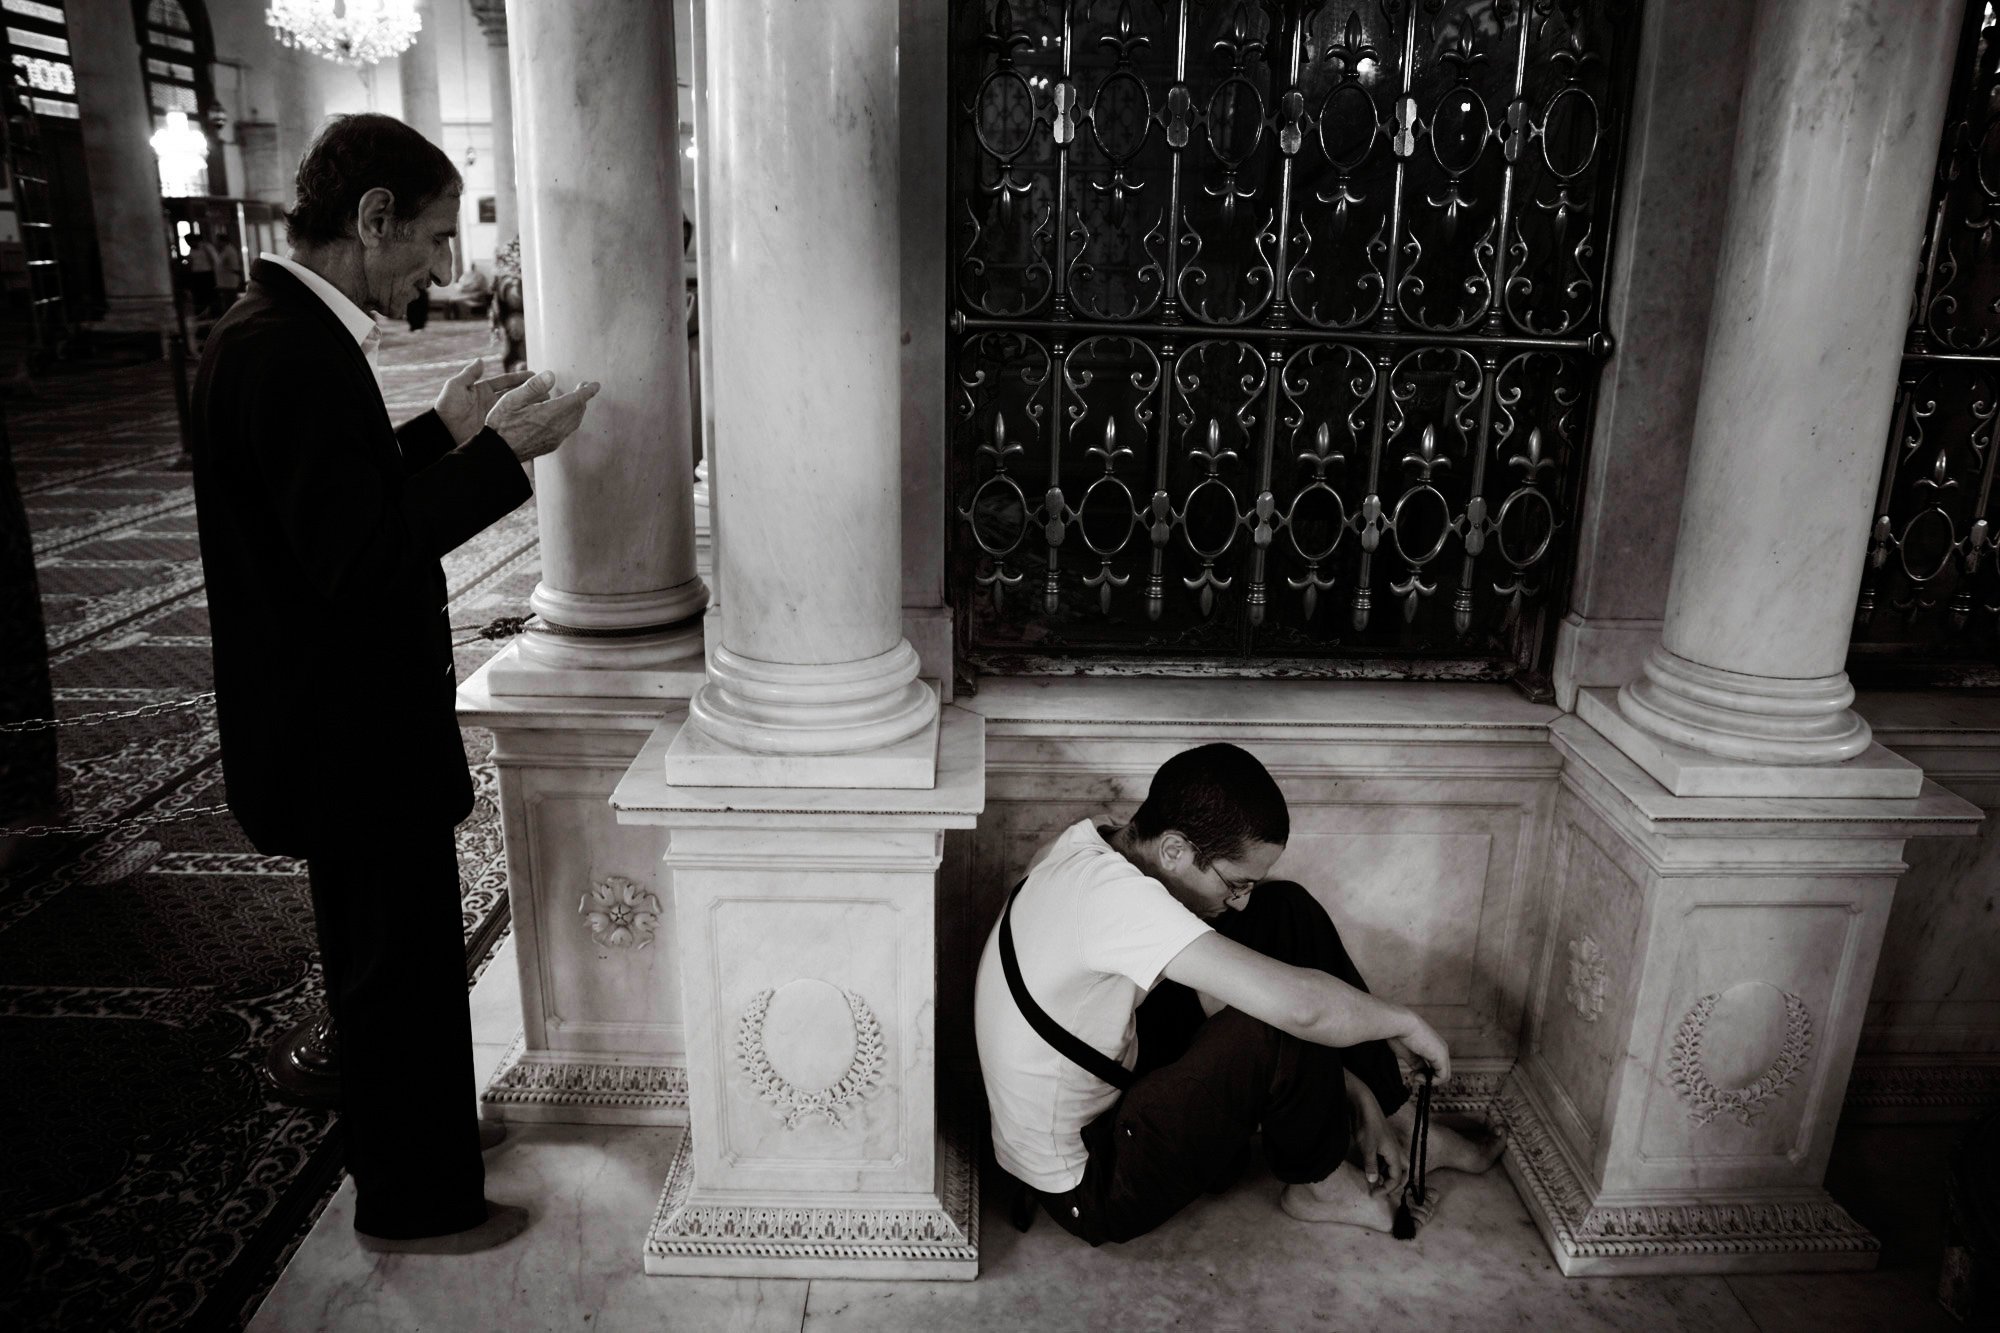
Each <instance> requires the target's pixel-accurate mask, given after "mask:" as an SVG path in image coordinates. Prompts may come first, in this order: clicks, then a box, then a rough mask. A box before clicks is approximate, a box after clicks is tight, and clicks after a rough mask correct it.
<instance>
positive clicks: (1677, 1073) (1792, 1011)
mask: <svg viewBox="0 0 2000 1333" xmlns="http://www.w3.org/2000/svg"><path fill="white" fill-rule="evenodd" d="M1780 993H1781V994H1783V995H1784V997H1785V1037H1784V1041H1783V1042H1782V1043H1781V1044H1780V1046H1779V1047H1778V1054H1777V1056H1776V1057H1775V1058H1774V1059H1773V1060H1772V1061H1771V1063H1770V1065H1769V1066H1768V1067H1766V1068H1765V1070H1764V1072H1763V1073H1761V1074H1759V1075H1758V1076H1757V1077H1756V1078H1754V1079H1752V1080H1751V1081H1750V1083H1749V1084H1748V1085H1747V1086H1745V1087H1741V1088H1718V1087H1716V1086H1715V1084H1714V1083H1713V1082H1711V1081H1710V1080H1709V1077H1708V1071H1707V1069H1705V1068H1704V1067H1703V1066H1702V1062H1701V1039H1702V1035H1703V1034H1704V1033H1705V1032H1707V1030H1708V1018H1709V1015H1710V1014H1712V1013H1713V1012H1714V1011H1715V1005H1716V1002H1717V1001H1718V1000H1720V999H1721V998H1722V993H1721V992H1720V991H1716V992H1712V993H1710V994H1708V995H1704V996H1702V997H1701V998H1700V999H1699V1000H1696V1001H1695V1002H1694V1008H1692V1009H1690V1010H1688V1012H1687V1017H1685V1018H1683V1019H1681V1025H1680V1027H1679V1028H1677V1029H1676V1030H1675V1031H1674V1045H1673V1051H1672V1053H1671V1054H1670V1055H1669V1056H1668V1057H1667V1065H1668V1067H1669V1068H1670V1069H1671V1070H1672V1071H1673V1078H1674V1089H1675V1091H1677V1092H1679V1093H1680V1095H1681V1096H1682V1097H1683V1098H1685V1099H1686V1101H1687V1102H1688V1105H1689V1106H1690V1108H1691V1109H1690V1110H1689V1111H1688V1118H1689V1119H1691V1120H1693V1121H1694V1122H1695V1123H1696V1124H1697V1125H1706V1124H1708V1123H1709V1122H1710V1121H1711V1120H1714V1119H1715V1117H1717V1116H1718V1115H1721V1114H1722V1113H1723V1112H1725V1111H1727V1112H1729V1113H1730V1114H1731V1115H1733V1116H1735V1117H1736V1118H1737V1120H1738V1121H1739V1122H1741V1123H1742V1124H1745V1125H1747V1124H1749V1123H1750V1122H1751V1121H1753V1120H1754V1119H1756V1117H1757V1115H1758V1114H1759V1112H1760V1111H1761V1110H1762V1109H1763V1104H1764V1103H1765V1102H1767V1101H1770V1100H1772V1099H1774V1098H1776V1097H1779V1096H1781V1095H1782V1094H1783V1093H1784V1091H1785V1089H1786V1088H1788V1087H1790V1086H1791V1082H1792V1080H1793V1079H1794V1078H1796V1077H1798V1073H1799V1071H1800V1070H1801V1069H1803V1068H1805V1063H1806V1059H1807V1057H1808V1056H1810V1055H1811V1054H1812V1016H1811V1014H1810V1013H1809V1012H1808V1011H1807V1009H1806V1002H1805V1001H1804V1000H1802V999H1800V998H1799V997H1798V996H1796V995H1794V994H1792V993H1791V992H1790V991H1784V992H1780Z"/></svg>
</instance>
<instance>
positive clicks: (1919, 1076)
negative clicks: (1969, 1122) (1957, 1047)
mask: <svg viewBox="0 0 2000 1333" xmlns="http://www.w3.org/2000/svg"><path fill="white" fill-rule="evenodd" d="M1975 1060H1983V1062H1982V1063H1974V1061H1975ZM1995 1102H2000V1063H1995V1062H1994V1061H1993V1057H1991V1056H1985V1057H1973V1056H1966V1057H1963V1058H1962V1059H1961V1060H1960V1061H1959V1062H1957V1063H1942V1062H1938V1063H1927V1064H1907V1063H1902V1062H1897V1063H1881V1064H1877V1063H1874V1062H1872V1061H1869V1060H1867V1059H1866V1058H1865V1057H1864V1058H1862V1059H1857V1060H1856V1061H1855V1063H1854V1073H1853V1074H1852V1076H1850V1077H1849V1078H1848V1080H1847V1101H1846V1104H1847V1106H1848V1107H1849V1109H1860V1108H1866V1109H1869V1110H1875V1109H1888V1108H1905V1107H1913V1108H1923V1109H1933V1110H1942V1111H1957V1112H1960V1113H1962V1114H1964V1115H1965V1116H1966V1117H1968V1118H1969V1117H1970V1116H1971V1115H1972V1114H1973V1113H1974V1112H1976V1111H1979V1110H1982V1109H1984V1108H1986V1107H1989V1106H1991V1105H1993V1104H1994V1103H1995Z"/></svg>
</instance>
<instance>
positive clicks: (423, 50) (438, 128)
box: [396, 0, 444, 147]
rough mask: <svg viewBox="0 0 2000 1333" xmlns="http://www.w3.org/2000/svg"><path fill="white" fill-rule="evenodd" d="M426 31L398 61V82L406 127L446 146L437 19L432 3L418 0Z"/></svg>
mask: <svg viewBox="0 0 2000 1333" xmlns="http://www.w3.org/2000/svg"><path fill="white" fill-rule="evenodd" d="M417 14H418V17H419V18H421V19H422V20H423V27H422V28H420V29H418V30H417V40H416V41H414V42H412V43H410V45H409V48H408V49H407V50H405V51H404V52H403V53H402V54H401V55H399V56H397V57H396V80H397V82H398V83H400V84H401V85H402V88H403V123H404V124H405V125H408V126H409V127H410V128H411V129H413V130H415V131H416V132H417V133H418V134H421V135H423V136H424V137H425V138H426V139H429V140H430V141H431V142H432V143H434V144H437V145H439V146H440V147H442V146H443V144H444V111H443V109H442V107H441V106H440V104H439V102H438V62H437V27H436V22H437V16H436V15H435V13H433V12H432V5H431V3H430V0H418V4H417Z"/></svg>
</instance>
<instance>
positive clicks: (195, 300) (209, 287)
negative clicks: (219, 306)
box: [187, 229, 216, 319]
mask: <svg viewBox="0 0 2000 1333" xmlns="http://www.w3.org/2000/svg"><path fill="white" fill-rule="evenodd" d="M187 248H188V249H187V275H188V304H189V305H190V306H191V307H192V308H193V311H194V315H195V318H197V319H199V318H200V317H201V316H203V315H206V314H208V313H209V311H210V309H211V308H212V307H213V306H214V305H215V260H216V253H215V247H214V246H213V245H210V244H209V242H208V237H206V236H204V235H203V234H202V233H201V231H200V230H199V229H197V230H195V231H192V232H189V233H188V239H187Z"/></svg>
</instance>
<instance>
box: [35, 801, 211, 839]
mask: <svg viewBox="0 0 2000 1333" xmlns="http://www.w3.org/2000/svg"><path fill="white" fill-rule="evenodd" d="M228 809H229V807H228V806H226V805H197V806H191V807H189V808H188V809H186V810H176V811H174V812H172V813H171V814H163V815H154V814H146V815H134V816H132V817H131V818H130V819H86V820H83V821H82V822H81V823H76V824H29V825H28V826H27V827H25V828H16V829H7V830H5V831H4V833H0V836H4V837H8V838H53V837H57V836H59V835H61V834H65V833H109V832H110V831H111V830H113V829H121V828H150V827H152V826H153V825H155V824H178V823H180V822H181V821H182V820H184V819H202V818H204V817H206V816H208V815H219V814H222V813H223V812H224V811H226V810H228Z"/></svg>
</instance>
